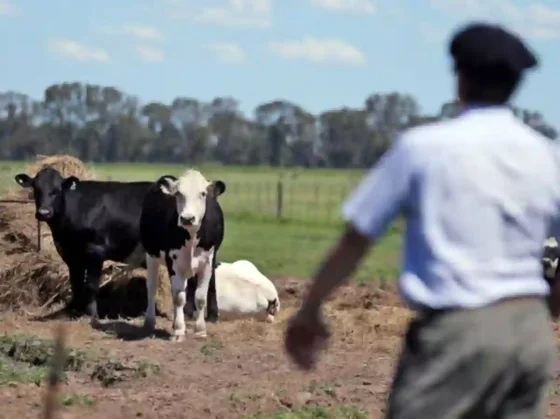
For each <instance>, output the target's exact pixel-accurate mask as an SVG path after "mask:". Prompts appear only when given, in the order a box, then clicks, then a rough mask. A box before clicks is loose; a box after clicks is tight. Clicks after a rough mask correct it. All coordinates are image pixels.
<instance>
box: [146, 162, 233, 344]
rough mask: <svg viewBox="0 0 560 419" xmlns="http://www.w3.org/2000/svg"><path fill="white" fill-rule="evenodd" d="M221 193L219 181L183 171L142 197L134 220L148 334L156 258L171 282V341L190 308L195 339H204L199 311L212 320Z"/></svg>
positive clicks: (177, 335) (181, 330)
mask: <svg viewBox="0 0 560 419" xmlns="http://www.w3.org/2000/svg"><path fill="white" fill-rule="evenodd" d="M225 190H226V186H225V184H224V183H223V182H222V181H220V180H216V181H214V182H209V181H207V180H206V179H205V178H204V176H203V175H202V174H201V173H200V172H198V171H196V170H187V171H186V172H185V173H184V174H183V175H182V176H181V177H180V178H178V179H177V178H176V177H174V176H162V177H161V178H160V179H159V180H158V181H157V182H156V184H154V186H153V187H152V188H151V189H150V191H149V192H148V194H147V195H146V198H145V200H144V204H143V206H142V214H141V217H140V240H141V243H142V246H143V247H144V249H145V251H146V266H147V269H148V275H147V280H146V286H147V294H148V307H147V309H146V319H145V322H144V326H145V328H146V329H147V330H148V331H152V330H153V329H154V328H155V323H156V317H155V316H156V311H155V294H156V288H157V279H158V276H157V272H158V267H159V264H160V262H161V261H162V259H165V263H166V265H167V270H168V272H169V278H170V279H171V288H172V294H173V305H174V315H173V330H174V340H176V341H181V340H183V337H184V335H185V319H184V315H185V314H186V315H187V316H189V317H191V316H193V315H194V312H195V310H196V312H197V315H196V335H197V336H199V337H205V336H206V322H205V321H204V311H205V308H207V309H208V318H207V319H208V320H209V321H217V319H218V304H217V300H216V282H215V281H216V279H215V269H216V263H217V262H216V261H217V253H218V250H219V248H220V246H221V244H222V241H223V238H224V215H223V212H222V209H221V207H220V204H219V203H218V200H217V198H218V196H220V195H221V194H223V193H224V192H225ZM185 289H186V295H185ZM193 297H194V298H193ZM193 300H194V304H193ZM207 300H208V301H207ZM185 303H186V307H185ZM207 305H208V307H206V306H207Z"/></svg>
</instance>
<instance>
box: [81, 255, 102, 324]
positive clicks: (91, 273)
mask: <svg viewBox="0 0 560 419" xmlns="http://www.w3.org/2000/svg"><path fill="white" fill-rule="evenodd" d="M102 270H103V260H101V259H98V258H91V259H90V260H88V263H87V265H86V284H85V295H86V313H87V314H88V316H90V317H91V321H92V322H95V321H97V320H98V319H99V314H98V313H97V294H98V293H99V283H100V281H101V271H102Z"/></svg>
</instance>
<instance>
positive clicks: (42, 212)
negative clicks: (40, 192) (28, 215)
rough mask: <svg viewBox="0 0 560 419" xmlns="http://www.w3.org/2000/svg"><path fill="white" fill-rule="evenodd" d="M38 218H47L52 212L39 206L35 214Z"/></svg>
mask: <svg viewBox="0 0 560 419" xmlns="http://www.w3.org/2000/svg"><path fill="white" fill-rule="evenodd" d="M36 216H37V218H38V219H41V220H47V219H49V218H50V217H51V216H52V212H51V210H48V209H45V208H40V209H38V210H37V214H36Z"/></svg>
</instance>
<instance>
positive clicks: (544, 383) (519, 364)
mask: <svg viewBox="0 0 560 419" xmlns="http://www.w3.org/2000/svg"><path fill="white" fill-rule="evenodd" d="M555 362H556V347H555V344H554V335H553V331H552V327H551V324H550V315H549V312H548V308H547V306H546V303H545V301H543V300H541V299H537V298H534V299H530V298H526V299H517V300H515V299H513V300H509V301H503V302H499V303H496V304H493V305H491V306H488V307H484V308H480V309H475V310H456V311H444V312H440V313H438V314H433V315H430V314H428V315H425V316H421V315H420V316H418V317H417V318H416V319H414V320H413V321H412V322H411V324H410V325H409V329H408V332H407V334H406V337H405V341H404V345H403V349H402V353H401V356H400V359H399V363H398V366H397V370H396V375H395V379H394V381H393V385H392V388H391V392H390V395H389V399H388V407H387V413H386V418H387V419H471V418H472V419H487V418H504V419H505V418H507V419H542V418H544V417H545V415H546V410H547V401H548V386H549V383H550V381H551V378H552V374H553V371H554V367H555Z"/></svg>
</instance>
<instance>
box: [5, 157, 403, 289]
mask: <svg viewBox="0 0 560 419" xmlns="http://www.w3.org/2000/svg"><path fill="white" fill-rule="evenodd" d="M24 168H25V163H22V162H0V194H1V193H2V191H3V190H4V191H5V190H7V189H9V188H13V187H17V185H16V184H15V182H14V180H13V177H14V175H15V174H17V173H19V172H21V171H22V170H23V169H24ZM185 168H186V166H183V165H166V164H99V165H95V166H93V169H94V170H95V172H96V174H97V176H98V178H100V179H113V180H125V181H132V180H155V179H157V178H158V177H159V176H161V175H164V174H172V175H179V174H180V173H181V172H182V171H183V170H184V169H185ZM197 169H199V170H200V171H201V172H202V173H203V174H204V175H205V176H206V177H207V178H208V179H221V180H223V181H224V182H225V183H226V185H227V191H226V193H225V194H224V195H223V196H222V197H220V202H221V204H222V206H223V209H224V212H225V214H226V238H225V241H224V244H223V247H222V249H221V250H220V254H219V257H220V259H221V260H224V261H233V260H238V259H248V260H251V261H252V262H253V263H255V264H256V265H257V266H258V267H259V268H260V269H262V271H263V272H264V273H265V274H267V275H269V276H272V277H276V276H294V277H302V278H306V277H309V276H310V275H311V274H312V273H313V271H314V270H315V269H316V267H317V265H318V263H319V262H320V261H321V258H322V257H323V256H324V254H325V252H326V251H327V250H328V248H329V247H330V246H331V245H332V244H333V243H334V241H335V240H336V238H337V236H338V234H339V233H340V231H341V229H342V224H341V220H340V216H339V213H340V204H341V203H342V201H343V200H344V199H345V198H346V196H348V194H349V193H350V191H351V190H352V188H354V187H355V186H356V185H357V183H358V182H359V180H360V179H361V177H362V176H363V175H364V171H362V170H329V169H299V168H298V169H273V168H266V167H226V166H220V165H205V166H200V167H197ZM280 179H281V181H282V184H283V210H282V218H281V219H278V218H277V217H276V208H277V184H278V181H279V180H280ZM401 231H402V225H401V224H400V223H397V224H396V225H395V226H394V227H393V228H392V229H390V231H389V232H388V234H387V235H386V237H385V238H384V239H383V240H382V241H381V242H380V243H379V245H378V246H377V247H376V249H375V251H374V252H373V254H372V256H370V257H368V258H367V259H366V260H365V262H364V264H363V266H362V267H361V268H360V269H359V270H358V272H357V273H356V278H357V279H358V280H371V279H374V278H375V279H380V278H381V279H390V278H394V277H395V276H396V274H397V272H398V263H399V253H400V246H401Z"/></svg>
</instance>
